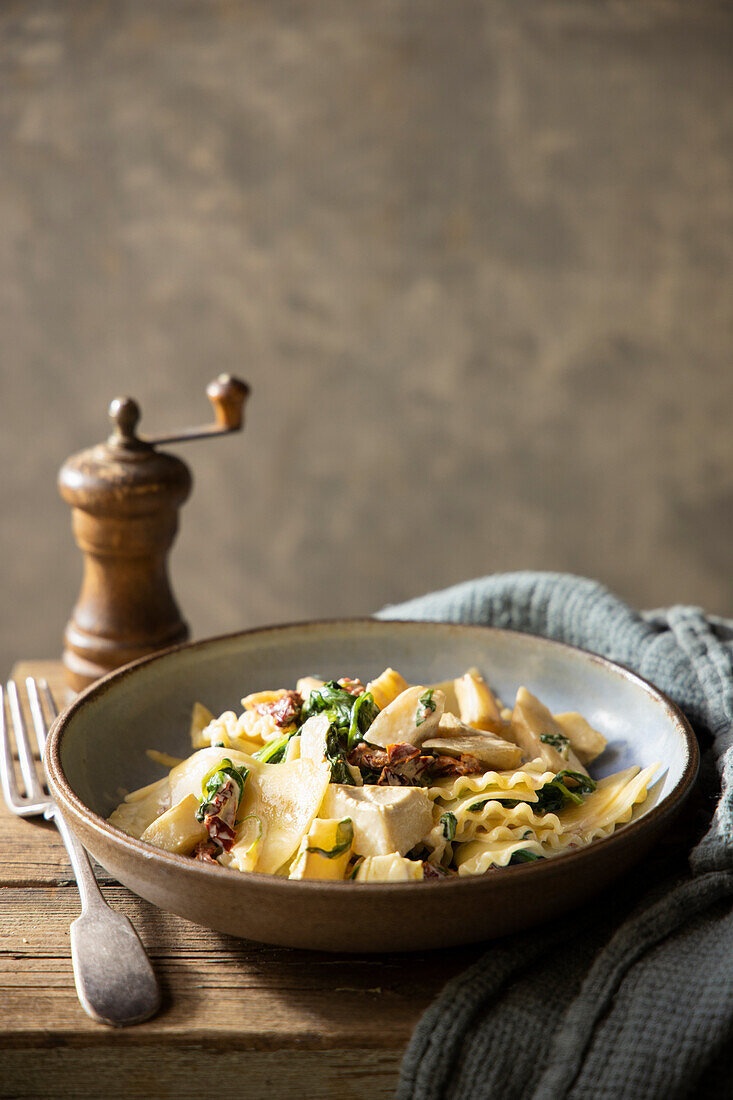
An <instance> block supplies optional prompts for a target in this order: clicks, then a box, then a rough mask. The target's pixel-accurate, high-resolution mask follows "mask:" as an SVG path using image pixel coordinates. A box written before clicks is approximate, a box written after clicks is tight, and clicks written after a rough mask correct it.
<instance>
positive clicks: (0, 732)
mask: <svg viewBox="0 0 733 1100" xmlns="http://www.w3.org/2000/svg"><path fill="white" fill-rule="evenodd" d="M25 684H26V691H27V692H28V703H29V706H30V712H31V717H32V719H33V728H34V730H35V735H36V743H37V745H38V750H39V753H40V755H41V756H43V750H44V747H45V744H46V731H47V724H46V723H47V718H46V715H48V718H49V720H51V721H52V720H53V719H54V718H55V717H56V713H57V711H56V706H55V704H54V701H53V696H52V695H51V691H50V688H49V686H48V684H47V683H46V681H45V680H40V681H38V682H36V681H35V680H34V679H33V677H31V676H29V677H28V678H27V679H26V682H25ZM6 696H7V708H6V705H5V698H6ZM44 704H45V713H44ZM8 717H9V721H8ZM11 729H12V731H13V736H14V740H15V747H16V749H17V752H18V763H19V764H20V773H21V776H22V778H23V784H24V788H25V790H24V791H21V789H20V786H19V784H18V781H17V776H16V770H15V762H14V760H13V746H12V739H11ZM0 741H1V742H2V752H0V781H1V782H2V791H3V796H4V798H5V801H6V803H7V805H8V808H9V809H10V810H11V811H12V812H13V813H15V814H20V815H22V816H27V815H31V814H40V813H44V812H45V811H46V810H47V809H48V807H49V803H50V800H49V797H48V795H47V794H46V792H45V791H44V788H43V785H42V783H41V781H40V779H39V775H38V770H37V768H36V762H35V760H34V759H33V747H32V744H31V739H30V736H29V733H28V729H27V727H26V723H25V719H24V717H23V708H22V706H21V701H20V694H19V692H18V685H17V684H16V683H15V681H14V680H9V681H8V684H7V687H6V689H5V691H3V688H2V686H1V685H0Z"/></svg>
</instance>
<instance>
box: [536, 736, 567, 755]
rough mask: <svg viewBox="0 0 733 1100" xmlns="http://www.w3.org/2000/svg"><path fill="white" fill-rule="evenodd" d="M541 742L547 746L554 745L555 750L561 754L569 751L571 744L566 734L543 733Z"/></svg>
mask: <svg viewBox="0 0 733 1100" xmlns="http://www.w3.org/2000/svg"><path fill="white" fill-rule="evenodd" d="M540 741H542V742H544V744H545V745H552V747H553V749H557V751H558V752H559V753H561V754H563V753H564V751H565V750H566V749H567V747H568V745H569V744H570V738H568V737H566V736H565V734H564V733H541V734H540Z"/></svg>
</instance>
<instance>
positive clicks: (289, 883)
mask: <svg viewBox="0 0 733 1100" xmlns="http://www.w3.org/2000/svg"><path fill="white" fill-rule="evenodd" d="M348 626H367V627H374V628H375V629H380V628H382V627H397V628H400V627H407V628H412V629H415V628H416V627H417V628H422V627H424V628H427V629H428V630H430V629H432V628H433V627H440V628H443V629H450V630H455V631H458V632H459V633H471V632H484V631H489V632H490V633H492V634H495V635H499V636H503V635H506V636H512V637H516V636H517V635H519V636H521V637H526V638H529V639H531V640H532V641H534V642H539V643H541V645H543V646H548V647H550V648H552V649H565V650H568V651H570V652H572V653H574V654H576V655H579V656H580V657H581V658H582V659H584V660H588V661H590V662H591V663H594V664H599V665H601V666H603V667H604V668H606V669H608V670H610V671H611V672H612V673H615V674H616V675H620V676H621V677H622V678H624V679H626V680H628V681H630V682H632V683H634V684H636V686H637V687H640V688H641V689H642V690H643V691H644V692H645V693H646V694H647V695H648V696H651V698H652V699H653V701H654V702H655V703H656V704H658V705H661V706H662V708H663V710H664V711H665V712H666V714H667V717H668V718H669V719H670V720H671V721H672V723H673V724H674V725H675V726H676V727H677V729H678V731H679V732H680V733H681V734H682V736H683V738H684V740H685V743H686V747H687V754H688V755H687V762H686V764H685V766H684V768H683V770H682V774H681V776H680V778H679V779H678V781H677V783H676V784H675V786H674V787H673V788H672V790H671V791H670V792H669V793H668V794H666V795H665V796H664V798H662V799H661V800H660V801H659V802H658V803H657V805H656V806H654V807H652V809H651V810H649V812H648V813H645V814H643V815H642V816H641V817H638V818H637V819H636V820H635V821H629V822H627V823H626V824H624V825H623V827H622V828H618V829H616V830H614V832H613V833H610V834H609V835H608V836H606V837H602V838H600V839H598V840H594V841H593V842H592V843H591V844H588V845H585V846H584V847H582V848H577V849H574V850H573V851H568V852H565V853H563V854H562V855H560V856H555V857H553V858H552V859H547V860H537V861H536V862H534V861H533V862H531V863H525V864H518V865H516V866H512V867H511V872H512V881H519V880H520V879H521V878H523V877H525V876H527V875H530V874H532V875H535V877H536V879H537V881H538V885H539V876H540V875H543V874H544V875H552V874H553V873H554V872H556V870H557V869H558V864H560V865H562V867H564V868H568V869H569V867H570V861H573V863H572V866H573V867H576V868H577V869H578V870H581V865H582V863H583V862H584V861H585V860H587V859H589V858H590V859H592V858H593V853H594V852H596V851H598V847H599V846H600V845H603V846H604V851H605V852H606V853H608V854H610V851H609V850H610V848H611V846H612V845H615V846H616V847H617V848H618V847H620V846H621V845H623V846H626V845H627V844H628V842H629V841H630V840H632V839H633V838H634V837H636V836H639V835H640V834H642V833H644V832H646V831H647V830H649V829H651V828H653V826H654V825H660V824H661V822H662V821H663V820H664V819H665V818H666V817H668V816H670V815H674V814H675V813H676V811H677V810H679V809H681V806H682V804H683V803H684V801H685V800H686V799H687V797H688V795H689V794H690V792H691V790H692V788H693V786H694V784H695V781H696V779H697V775H698V771H699V767H700V749H699V746H698V742H697V737H696V736H695V733H694V732H693V729H692V726H691V725H690V722H689V721H688V719H687V718H686V716H685V715H684V713H683V712H682V710H681V709H680V708H679V707H678V706H677V704H676V703H674V702H673V701H672V700H671V699H670V698H669V697H668V696H667V695H666V694H665V693H664V692H663V691H661V690H660V689H659V688H658V687H656V686H655V685H654V684H653V683H652V682H651V681H650V680H647V679H646V678H645V677H643V676H640V675H639V673H637V672H634V671H632V670H631V669H630V668H627V667H626V666H625V665H623V664H620V663H619V662H617V661H612V660H611V659H610V658H608V657H603V656H601V655H600V654H598V653H594V652H593V651H592V650H588V649H583V648H582V647H581V646H576V645H573V644H571V643H569V642H561V641H558V640H556V639H554V638H546V637H544V636H543V635H541V634H533V633H531V632H530V631H523V630H511V629H507V628H505V627H495V626H491V625H489V624H483V623H453V622H446V621H445V620H433V619H379V618H373V617H369V616H350V617H344V618H324V619H303V620H299V621H298V620H296V621H293V622H287V623H276V624H271V625H267V624H266V625H263V626H256V627H250V628H248V629H245V630H235V631H230V632H227V633H224V634H214V635H211V636H208V637H205V638H200V639H198V640H197V641H188V642H181V643H179V644H177V645H173V646H168V647H167V648H166V649H163V650H158V651H156V652H155V653H151V654H148V655H147V656H144V657H139V658H138V659H137V660H135V661H131V662H130V663H129V664H126V665H123V666H121V667H120V668H118V669H114V670H113V671H112V672H109V673H107V674H106V675H105V676H103V677H101V678H100V679H99V680H96V681H95V682H94V683H93V684H90V685H89V686H88V687H87V688H85V689H84V690H83V691H81V692H80V693H79V694H78V695H77V696H75V698H74V699H73V700H72V701H71V703H69V704H68V706H66V707H65V708H64V709H63V710H62V711H61V712H60V713H59V715H58V717H57V718H56V719H55V720H54V722H53V724H52V725H51V727H50V729H49V733H48V737H47V740H46V747H45V752H44V765H45V769H46V774H47V776H48V780H49V784H50V789H51V793H52V796H53V797H54V799H55V800H56V801H57V802H58V803H60V806H61V808H62V811H65V812H66V815H67V817H70V818H71V822H72V823H73V822H74V820H75V819H81V822H82V823H83V825H84V826H86V828H88V829H91V830H92V832H94V833H96V834H97V835H98V836H99V837H100V838H101V839H103V840H106V841H107V842H110V841H111V842H113V843H114V844H116V845H117V846H118V847H119V846H121V847H122V848H123V849H126V851H127V852H128V853H130V854H131V855H134V856H135V857H137V858H140V857H142V858H143V859H144V860H145V861H146V863H149V861H150V860H151V859H153V860H156V859H159V860H161V861H162V863H163V867H166V866H168V867H169V868H170V869H171V870H173V869H175V868H178V869H179V870H180V871H182V872H183V873H184V874H187V875H189V876H191V877H192V879H198V880H199V881H201V882H202V883H205V882H216V881H218V882H220V883H221V882H222V881H223V880H222V878H221V876H222V874H223V875H225V876H226V879H228V880H229V881H230V882H232V883H233V882H239V883H241V885H242V887H243V888H246V887H247V886H250V885H257V886H262V887H264V886H267V887H269V888H271V889H275V890H282V891H285V892H286V893H290V894H292V892H293V891H294V890H295V891H298V892H300V891H302V890H305V891H307V892H314V893H317V894H323V893H324V892H331V891H342V890H343V889H344V887H345V886H351V887H353V886H354V885H355V883H353V882H347V881H343V882H341V881H336V882H329V881H322V880H320V879H298V880H292V879H289V878H284V877H283V876H281V875H274V874H265V873H262V872H250V873H243V872H241V871H237V870H235V869H233V868H230V867H222V866H220V865H217V866H211V865H209V864H207V863H205V862H203V861H201V860H194V859H191V857H190V856H183V855H176V854H174V853H173V852H166V851H165V850H164V849H162V848H156V847H155V846H154V845H152V844H147V843H145V842H144V841H142V840H138V839H136V838H135V837H131V836H129V835H128V834H127V833H125V832H123V831H122V830H121V829H118V828H116V827H115V826H114V825H110V824H109V823H108V822H107V821H106V820H105V818H103V817H101V816H100V815H99V814H96V813H95V812H94V811H93V810H91V809H90V808H89V807H88V806H87V805H86V804H85V803H84V802H82V800H81V799H80V798H79V797H78V796H77V795H76V793H75V792H74V791H73V790H72V788H71V786H70V784H69V782H68V780H67V779H66V776H65V774H64V771H63V768H62V765H61V758H60V753H61V744H62V741H63V737H64V734H65V731H66V729H67V727H68V725H69V724H70V722H71V720H72V719H73V717H74V715H75V714H76V713H77V712H78V711H79V710H80V709H81V708H82V707H83V706H85V705H86V704H87V703H88V702H89V701H90V700H93V699H97V698H99V697H101V696H102V695H104V694H105V693H106V692H107V691H108V689H109V688H110V687H111V686H113V685H115V684H118V683H121V682H122V681H123V680H125V679H127V678H128V677H129V676H132V675H134V673H135V672H136V671H137V670H138V669H140V668H144V667H147V666H148V665H152V664H155V663H157V662H159V661H164V660H166V659H167V658H169V657H171V656H174V655H175V654H177V653H181V652H184V651H190V650H203V649H205V648H207V647H209V646H212V645H216V644H218V643H221V642H227V641H234V640H235V639H238V638H249V637H252V636H254V635H257V634H265V633H268V634H275V633H279V632H283V633H285V632H288V631H298V630H303V629H307V628H309V627H326V628H328V627H348ZM662 763H663V762H662ZM509 869H510V868H509V867H502V868H498V869H497V870H495V871H494V872H492V873H491V874H488V873H484V874H482V875H463V876H455V877H450V878H440V879H425V880H422V881H419V882H375V883H368V882H362V883H359V884H358V886H357V890H358V895H360V896H363V895H364V894H365V893H368V894H370V895H371V894H373V893H374V892H375V891H376V892H378V893H379V895H380V896H386V895H387V894H393V893H402V892H404V891H411V892H414V891H415V890H426V889H427V890H431V891H445V890H450V891H456V890H463V891H466V890H471V889H473V890H476V889H479V888H483V889H487V887H489V884H491V883H493V884H495V886H496V887H498V886H499V885H500V883H502V882H506V879H505V878H504V876H503V875H500V877H499V878H498V879H497V874H500V872H502V871H508V870H509Z"/></svg>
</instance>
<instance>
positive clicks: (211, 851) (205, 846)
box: [193, 840, 221, 863]
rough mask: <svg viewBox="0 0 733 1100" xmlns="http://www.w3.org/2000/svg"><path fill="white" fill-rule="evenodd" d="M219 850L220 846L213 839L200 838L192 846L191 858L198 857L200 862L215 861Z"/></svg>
mask: <svg viewBox="0 0 733 1100" xmlns="http://www.w3.org/2000/svg"><path fill="white" fill-rule="evenodd" d="M220 851H221V848H219V847H218V845H216V844H214V842H213V840H202V841H200V842H199V843H198V844H197V845H196V847H195V848H194V850H193V858H194V859H200V860H201V862H202V863H216V857H217V856H218V855H219V853H220Z"/></svg>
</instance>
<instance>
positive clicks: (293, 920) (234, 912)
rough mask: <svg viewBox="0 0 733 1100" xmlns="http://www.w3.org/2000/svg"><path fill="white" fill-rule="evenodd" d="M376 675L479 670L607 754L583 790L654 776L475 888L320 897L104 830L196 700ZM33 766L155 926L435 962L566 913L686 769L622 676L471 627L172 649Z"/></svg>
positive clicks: (665, 726) (654, 701)
mask: <svg viewBox="0 0 733 1100" xmlns="http://www.w3.org/2000/svg"><path fill="white" fill-rule="evenodd" d="M386 665H392V666H393V667H394V668H397V669H399V670H400V671H401V672H402V674H403V675H404V676H406V677H407V679H408V680H411V681H412V682H415V683H427V682H431V681H438V680H444V679H447V678H448V677H451V676H456V675H460V674H461V673H463V672H464V671H465V670H466V669H467V668H469V667H471V666H474V665H475V666H478V668H480V669H481V671H482V672H483V673H484V675H485V677H486V679H487V680H488V682H489V683H490V684H491V685H492V686H493V687H494V689H495V690H496V691H497V692H498V694H499V695H500V696H501V697H502V698H503V699H505V700H509V701H511V700H513V699H514V695H515V692H516V690H517V688H518V687H519V686H520V685H521V684H525V685H526V686H527V687H528V688H529V689H530V690H531V691H532V692H533V693H534V694H536V695H538V696H539V698H540V699H542V701H543V702H544V703H546V704H547V706H549V707H550V709H551V710H553V711H555V712H558V711H566V710H577V711H580V713H581V714H583V715H584V716H585V717H586V718H587V719H588V721H589V722H590V723H591V724H592V725H593V726H595V727H597V728H598V729H600V730H601V731H602V732H603V733H604V734H605V736H606V737H607V738H608V742H609V744H608V748H607V750H606V752H605V753H604V754H603V756H602V757H600V758H599V759H598V761H597V762H596V764H594V765H593V767H592V768H591V771H592V772H593V773H594V775H595V776H596V778H600V777H601V776H603V775H605V774H608V773H609V772H613V771H618V770H619V769H621V768H626V767H629V766H630V765H632V764H638V765H640V766H641V767H644V766H645V765H648V764H652V763H655V762H660V763H661V764H662V772H661V775H660V778H659V779H658V780H657V782H655V784H654V786H653V787H652V789H651V792H650V795H649V797H648V798H647V801H646V802H644V803H643V804H642V805H641V806H638V807H637V808H636V811H635V814H634V817H633V818H632V820H631V821H630V822H629V823H628V824H627V825H624V826H622V827H620V828H619V829H618V830H617V831H616V832H615V833H614V834H612V835H611V836H610V837H607V838H606V839H604V840H600V841H596V842H595V843H593V844H592V845H590V846H589V847H587V848H583V849H579V850H576V851H574V852H571V853H568V854H566V855H563V856H560V857H558V858H555V859H552V860H547V861H542V862H537V863H532V864H524V865H519V866H516V867H509V868H506V869H505V870H501V871H493V872H490V873H488V874H486V875H483V876H481V877H475V878H469V877H466V878H454V879H447V880H438V881H427V882H422V883H414V882H413V883H383V884H381V883H380V884H368V883H360V884H356V883H341V882H336V883H323V882H317V881H290V880H288V879H285V878H278V877H276V876H274V875H258V874H242V873H240V872H237V871H233V870H228V869H225V868H223V867H218V866H210V865H207V864H205V863H201V862H199V861H196V860H193V859H189V858H186V857H183V856H176V855H170V854H168V853H167V852H163V851H161V850H159V849H157V848H153V847H151V846H150V845H148V844H144V843H142V842H141V841H138V840H134V839H132V838H130V837H128V836H126V835H125V834H124V833H122V832H120V831H119V830H117V829H115V828H113V827H112V826H110V825H108V824H107V823H106V821H105V817H106V816H107V815H108V814H109V813H110V812H111V811H112V810H113V809H114V807H115V806H116V805H117V804H118V803H119V802H120V800H121V799H122V797H123V796H124V795H125V794H126V793H127V792H128V791H130V790H134V789H135V788H137V787H141V786H143V785H144V784H146V783H150V782H152V781H153V780H154V779H158V778H160V776H161V775H163V774H164V771H163V769H162V768H161V767H160V765H156V764H154V763H153V762H152V761H151V760H150V759H149V758H148V757H147V756H146V751H145V750H146V749H148V748H155V749H159V750H162V751H165V752H169V753H171V754H172V755H175V756H186V755H188V754H189V753H190V751H191V749H190V743H189V741H188V727H189V718H190V712H191V707H192V704H193V703H194V702H195V701H196V700H199V701H201V702H202V703H204V704H205V705H206V706H208V707H209V708H210V709H211V710H212V711H213V712H214V713H215V714H219V713H220V712H221V711H224V710H236V709H238V708H239V700H240V699H241V697H242V696H243V695H245V694H247V693H248V692H252V691H256V690H260V689H263V688H268V687H279V686H289V685H292V684H294V683H295V681H296V680H297V679H298V677H299V676H302V675H305V674H308V673H315V674H318V675H320V676H323V677H327V678H331V677H333V678H335V677H338V676H342V675H344V674H346V673H348V674H349V675H358V676H360V677H361V679H362V680H363V681H364V682H366V681H367V680H368V679H370V678H371V677H374V676H376V675H378V674H379V673H380V672H381V671H382V669H383V668H384V667H385V666H386ZM46 766H47V771H48V776H49V781H50V784H51V788H52V790H53V794H54V796H55V797H56V799H57V800H58V802H59V804H60V806H61V810H62V812H63V814H64V816H65V817H66V818H67V820H68V822H69V823H70V825H71V826H72V828H73V829H74V830H75V832H76V833H77V834H78V836H79V838H80V840H81V841H82V843H83V844H84V845H85V847H86V848H87V849H88V850H89V851H90V852H91V854H92V855H93V856H94V857H95V858H96V859H97V860H98V861H99V863H101V864H102V866H103V867H104V868H106V870H107V871H109V872H110V874H112V875H114V876H115V877H116V878H117V879H119V881H120V882H122V883H124V884H125V885H126V886H128V887H129V888H130V889H131V890H134V891H135V892H136V893H137V894H140V895H141V896H142V897H144V898H147V899H148V900H149V901H151V902H153V903H154V904H155V905H158V906H160V907H161V908H162V909H167V910H170V911H171V912H174V913H177V914H179V915H180V916H183V917H187V918H188V919H189V920H191V921H194V922H196V923H197V924H201V925H205V926H207V927H210V928H214V929H217V930H219V931H221V932H228V933H231V934H233V935H235V936H242V937H246V938H249V939H254V940H260V941H263V942H265V943H273V944H284V945H288V946H292V947H306V948H315V949H319V950H326V951H359V952H362V951H399V950H410V949H423V948H429V947H446V946H449V945H452V944H460V943H470V942H474V941H477V940H482V939H485V938H489V937H493V936H500V935H503V934H505V933H509V932H513V931H517V930H519V929H521V928H526V927H528V926H530V925H533V924H537V923H539V922H541V921H544V920H547V919H548V918H550V917H553V916H556V915H558V914H560V913H562V912H564V911H567V910H570V909H572V908H574V907H576V906H578V905H579V904H581V903H582V902H583V901H585V900H586V899H587V898H589V897H590V896H591V895H593V894H594V893H596V892H597V891H599V890H600V889H602V888H603V887H605V886H606V885H607V884H608V883H610V882H611V880H612V879H614V878H616V877H618V876H620V875H622V874H623V873H624V871H626V870H627V868H629V867H630V866H631V865H632V864H634V863H635V862H637V861H638V860H640V859H641V858H642V857H643V856H644V855H645V854H646V853H647V852H648V851H649V849H650V848H651V847H652V845H653V844H654V842H655V840H657V838H658V837H659V836H660V834H661V833H662V832H663V830H664V829H666V828H667V827H668V825H669V824H670V823H671V821H672V819H673V817H674V816H675V814H676V813H677V812H678V811H679V810H680V808H681V806H682V804H683V802H684V799H685V798H686V796H687V795H688V794H689V792H690V790H691V788H692V786H693V783H694V780H695V777H696V774H697V769H698V748H697V743H696V740H695V737H694V735H693V733H692V731H691V729H690V727H689V725H688V723H687V721H686V720H685V718H684V717H683V715H682V714H681V713H680V711H679V710H678V709H677V708H676V707H675V706H674V705H673V704H672V703H671V702H670V701H669V700H668V699H667V698H666V697H665V696H663V695H662V694H661V693H660V692H659V691H657V690H656V688H654V687H653V686H652V685H651V684H649V683H647V682H646V681H645V680H643V679H641V678H640V677H638V676H636V675H634V674H633V673H631V672H629V671H628V670H626V669H624V668H622V667H620V666H619V665H615V664H613V663H612V662H610V661H607V660H604V659H602V658H600V657H597V656H595V655H593V654H590V653H586V652H584V651H582V650H579V649H575V648H573V647H572V646H568V645H562V644H560V643H557V642H552V641H548V640H546V639H543V638H537V637H534V636H532V635H528V634H519V633H515V632H511V631H505V630H495V629H492V628H488V627H479V626H456V625H449V624H442V623H424V622H394V621H392V622H387V621H377V620H371V619H370V620H343V621H335V622H315V623H302V624H296V625H292V626H278V627H271V628H265V629H258V630H250V631H245V632H243V633H239V634H234V635H228V636H225V637H219V638H211V639H207V640H205V641H201V642H195V643H192V644H190V645H184V646H179V647H177V648H175V649H172V650H168V651H166V652H164V653H162V654H159V655H157V656H154V657H150V658H144V659H143V660H141V661H137V662H135V663H134V664H131V665H127V666H126V667H125V668H123V669H120V670H119V671H117V672H114V673H112V674H111V675H109V676H106V677H104V679H102V680H100V681H98V682H97V683H96V684H94V685H93V686H92V687H90V688H88V689H87V690H86V691H85V692H83V693H82V694H81V695H80V696H78V697H77V699H76V700H75V701H74V702H73V703H72V704H71V706H70V707H69V708H68V709H67V710H66V711H65V712H64V713H63V714H62V715H61V716H60V718H59V719H58V720H57V722H56V723H55V725H54V727H53V729H52V731H51V734H50V736H49V740H48V747H47V753H46Z"/></svg>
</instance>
